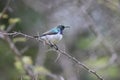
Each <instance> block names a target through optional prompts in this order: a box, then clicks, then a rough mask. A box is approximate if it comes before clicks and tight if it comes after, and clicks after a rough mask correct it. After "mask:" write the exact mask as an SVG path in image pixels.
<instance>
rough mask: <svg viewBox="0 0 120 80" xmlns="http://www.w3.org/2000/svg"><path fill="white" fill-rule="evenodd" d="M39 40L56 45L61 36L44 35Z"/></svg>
mask: <svg viewBox="0 0 120 80" xmlns="http://www.w3.org/2000/svg"><path fill="white" fill-rule="evenodd" d="M41 39H44V40H45V41H47V42H48V41H50V42H51V43H54V44H56V43H58V42H59V41H60V40H61V39H62V35H61V34H56V35H46V36H43V37H41Z"/></svg>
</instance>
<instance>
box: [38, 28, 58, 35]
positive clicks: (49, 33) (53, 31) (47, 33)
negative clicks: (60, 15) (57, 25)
mask: <svg viewBox="0 0 120 80" xmlns="http://www.w3.org/2000/svg"><path fill="white" fill-rule="evenodd" d="M57 33H58V32H57V31H55V30H53V29H52V30H49V31H47V32H45V33H43V34H42V35H41V36H40V37H42V36H46V35H53V34H57Z"/></svg>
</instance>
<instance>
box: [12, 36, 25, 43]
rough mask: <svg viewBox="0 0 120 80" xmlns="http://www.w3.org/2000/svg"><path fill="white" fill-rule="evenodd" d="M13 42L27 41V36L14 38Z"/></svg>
mask: <svg viewBox="0 0 120 80" xmlns="http://www.w3.org/2000/svg"><path fill="white" fill-rule="evenodd" d="M13 42H14V43H16V42H26V38H25V37H16V38H14V39H13Z"/></svg>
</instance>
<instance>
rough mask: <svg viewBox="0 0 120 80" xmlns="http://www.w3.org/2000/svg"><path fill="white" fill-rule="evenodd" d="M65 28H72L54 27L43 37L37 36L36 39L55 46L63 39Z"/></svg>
mask: <svg viewBox="0 0 120 80" xmlns="http://www.w3.org/2000/svg"><path fill="white" fill-rule="evenodd" d="M65 28H70V27H69V26H64V25H58V26H57V27H54V28H52V29H50V30H49V31H47V32H44V33H43V34H42V35H40V36H36V38H39V39H41V40H43V41H44V42H45V43H47V44H49V45H51V46H55V45H56V44H57V43H58V42H59V41H60V40H61V39H62V38H63V30H64V29H65Z"/></svg>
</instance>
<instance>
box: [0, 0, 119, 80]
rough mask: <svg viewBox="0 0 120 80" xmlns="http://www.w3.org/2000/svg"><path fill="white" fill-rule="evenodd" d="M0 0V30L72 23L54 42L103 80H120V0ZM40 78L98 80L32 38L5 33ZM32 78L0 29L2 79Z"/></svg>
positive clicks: (42, 28) (35, 30) (36, 30)
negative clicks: (58, 41) (59, 39)
mask: <svg viewBox="0 0 120 80" xmlns="http://www.w3.org/2000/svg"><path fill="white" fill-rule="evenodd" d="M8 1H9V0H0V16H1V18H0V32H3V31H6V32H13V31H20V32H22V33H25V34H28V35H36V34H37V33H40V34H42V33H43V32H45V31H47V30H49V29H51V28H53V27H56V26H57V25H59V24H63V25H68V26H71V28H70V29H67V30H65V31H64V36H63V39H62V40H61V41H60V43H58V46H59V48H60V49H61V50H65V51H66V52H67V53H68V54H70V55H71V56H74V57H76V58H77V59H78V60H79V61H81V62H82V63H84V64H85V65H86V66H88V67H89V68H90V69H92V70H95V71H96V72H97V73H98V74H100V75H101V76H102V77H103V78H104V79H105V80H120V76H119V74H120V58H119V57H120V55H119V53H120V36H119V34H120V0H10V3H9V5H8V6H7V9H6V11H5V12H4V14H3V10H4V9H5V7H6V4H7V2H8ZM9 38H10V39H11V41H12V42H13V43H14V44H15V45H16V47H17V49H18V50H19V51H21V53H22V52H23V54H22V56H23V61H26V62H27V63H26V64H30V65H31V64H32V66H34V69H35V72H39V73H40V77H39V79H38V80H62V78H64V79H65V80H98V79H97V78H96V77H95V76H94V75H93V74H91V73H89V72H87V71H86V70H84V68H82V67H79V66H78V65H77V64H75V63H74V62H73V61H71V60H70V59H68V58H67V57H65V56H64V55H61V56H60V58H59V59H58V61H57V62H55V60H56V58H57V54H56V52H55V51H49V48H47V46H44V45H43V44H42V43H39V42H37V41H35V40H31V39H26V38H24V37H22V36H15V37H12V36H10V37H9ZM21 75H23V78H22V80H30V79H29V77H28V76H26V74H25V71H24V70H23V68H22V66H21V62H20V61H19V60H18V59H17V58H16V56H15V54H14V51H12V49H11V48H10V46H9V43H8V42H7V41H6V40H5V39H4V37H2V34H0V80H21Z"/></svg>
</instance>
